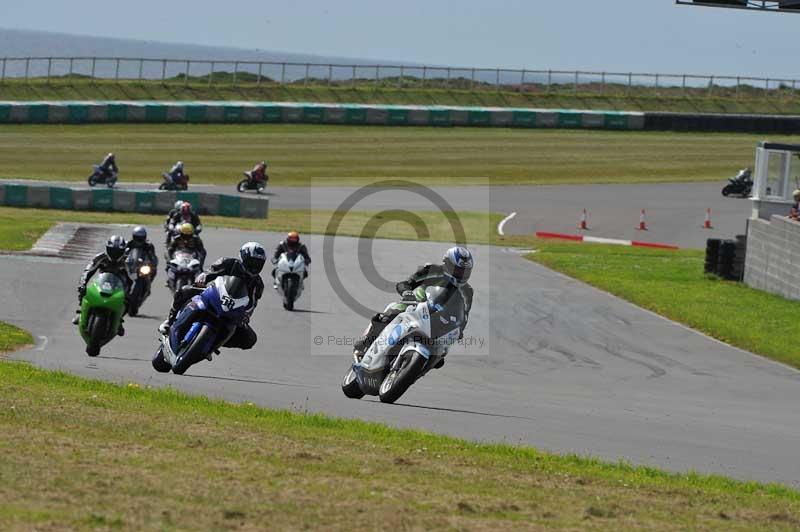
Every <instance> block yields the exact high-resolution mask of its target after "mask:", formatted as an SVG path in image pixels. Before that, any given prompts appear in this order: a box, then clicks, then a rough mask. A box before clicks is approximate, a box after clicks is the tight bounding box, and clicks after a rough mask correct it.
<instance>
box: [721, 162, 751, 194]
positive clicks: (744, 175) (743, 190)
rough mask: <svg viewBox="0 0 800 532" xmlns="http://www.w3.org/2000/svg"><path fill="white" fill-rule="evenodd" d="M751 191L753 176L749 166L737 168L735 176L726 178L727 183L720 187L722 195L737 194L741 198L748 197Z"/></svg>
mask: <svg viewBox="0 0 800 532" xmlns="http://www.w3.org/2000/svg"><path fill="white" fill-rule="evenodd" d="M752 191H753V176H752V172H751V171H750V169H749V168H743V169H741V170H739V173H738V174H736V177H731V178H729V179H728V184H727V185H725V186H724V187H722V195H723V196H725V197H727V196H730V195H731V194H738V195H739V196H741V197H743V198H748V197H750V193H751V192H752Z"/></svg>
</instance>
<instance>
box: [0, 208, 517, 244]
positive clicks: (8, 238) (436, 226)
mask: <svg viewBox="0 0 800 532" xmlns="http://www.w3.org/2000/svg"><path fill="white" fill-rule="evenodd" d="M416 214H417V216H419V219H420V220H421V221H422V227H421V228H422V229H424V230H425V231H427V233H423V236H427V238H424V240H432V241H440V242H450V241H452V240H453V232H452V230H451V229H450V222H449V220H448V219H447V216H446V215H445V214H444V213H441V212H435V211H432V212H428V211H420V212H418V213H416ZM333 215H334V211H324V210H319V211H316V210H315V211H300V210H280V209H272V210H270V216H269V218H268V219H266V220H258V219H249V218H228V217H224V216H203V218H202V221H203V225H204V226H206V227H227V228H232V229H244V230H250V231H270V232H283V231H290V230H296V231H300V232H301V233H312V234H329V233H331V232H330V231H329V230H328V224H329V222H330V220H331V219H332V217H333ZM382 216H385V214H381V213H375V212H365V211H351V212H349V213H348V214H347V215H346V216H345V217H344V218H342V223H341V225H340V226H339V227H338V229H337V230H336V231H335V232H334V233H333V234H337V235H341V236H363V237H371V238H391V239H395V240H418V236H417V235H418V233H417V226H416V225H409V224H407V223H405V222H399V221H391V222H389V223H386V224H385V225H381V226H380V227H379V228H378V229H377V230H376V231H374V232H373V231H368V232H367V233H365V232H364V231H363V228H364V227H365V226H368V225H371V223H372V224H374V223H378V224H380V223H383V222H385V221H386V220H385V219H383V220H382V219H381V218H382ZM457 216H458V220H459V221H460V222H461V225H462V226H463V227H464V232H465V233H466V234H467V235H468V237H469V242H470V243H472V244H489V243H491V242H492V241H493V240H494V232H495V228H496V227H497V223H498V222H499V221H500V220H501V219H502V218H503V216H502V215H500V214H488V213H474V212H463V213H458V214H457ZM58 222H80V223H124V224H141V225H160V224H162V223H163V222H164V216H163V215H157V214H152V215H151V214H135V213H119V212H118V213H106V212H86V211H60V210H50V209H22V208H16V207H0V250H5V251H24V250H27V249H30V248H31V246H32V245H33V244H34V243H35V242H36V240H38V239H39V237H41V236H42V235H43V234H44V233H45V232H46V231H47V230H48V229H49V228H50V227H52V226H53V225H54V224H56V223H58ZM370 222H371V223H370Z"/></svg>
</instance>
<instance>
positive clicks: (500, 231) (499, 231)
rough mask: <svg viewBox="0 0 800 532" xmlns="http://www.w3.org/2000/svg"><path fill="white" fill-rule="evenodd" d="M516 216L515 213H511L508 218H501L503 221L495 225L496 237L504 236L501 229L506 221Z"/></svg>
mask: <svg viewBox="0 0 800 532" xmlns="http://www.w3.org/2000/svg"><path fill="white" fill-rule="evenodd" d="M516 215H517V213H515V212H512V213H511V214H509V215H508V216H506V217H505V218H503V220H502V221H501V222H500V223H499V224H497V234H498V235H500V236H504V235H505V233H504V232H503V227H505V225H506V222H507V221H509V220H511V219H512V218H513V217H514V216H516Z"/></svg>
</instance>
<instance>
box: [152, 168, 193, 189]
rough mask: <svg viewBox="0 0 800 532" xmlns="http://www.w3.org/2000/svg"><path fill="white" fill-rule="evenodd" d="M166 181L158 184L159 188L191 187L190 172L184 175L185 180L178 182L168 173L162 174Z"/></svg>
mask: <svg viewBox="0 0 800 532" xmlns="http://www.w3.org/2000/svg"><path fill="white" fill-rule="evenodd" d="M161 177H163V178H164V182H163V183H161V184H160V185H158V190H187V189H188V188H189V174H184V175H183V180H182V181H180V182H178V183H176V182H175V181H173V180H172V178H171V177H170V175H169V174H168V173H166V172H165V173H163V174H161Z"/></svg>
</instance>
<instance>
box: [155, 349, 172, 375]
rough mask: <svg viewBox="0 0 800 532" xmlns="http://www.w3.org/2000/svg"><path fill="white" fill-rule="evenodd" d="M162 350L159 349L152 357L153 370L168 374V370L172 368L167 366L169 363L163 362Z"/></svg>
mask: <svg viewBox="0 0 800 532" xmlns="http://www.w3.org/2000/svg"><path fill="white" fill-rule="evenodd" d="M162 349H163V348H161V347H159V348H158V351H156V354H155V355H153V369H154V370H156V371H157V372H159V373H169V370H171V369H172V366H170V365H169V362H167V361H166V360H164V353H163V351H162Z"/></svg>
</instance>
